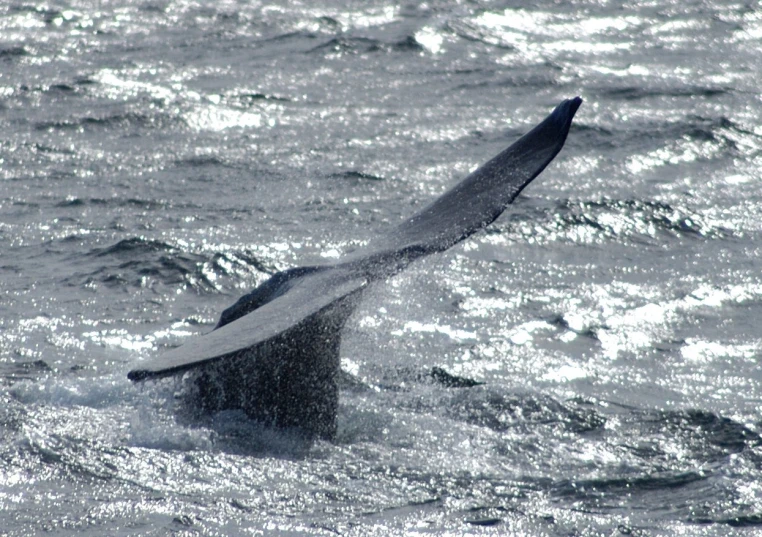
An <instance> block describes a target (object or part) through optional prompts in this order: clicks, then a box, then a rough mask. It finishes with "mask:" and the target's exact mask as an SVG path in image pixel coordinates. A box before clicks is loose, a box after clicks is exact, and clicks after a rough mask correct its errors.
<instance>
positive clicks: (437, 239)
mask: <svg viewBox="0 0 762 537" xmlns="http://www.w3.org/2000/svg"><path fill="white" fill-rule="evenodd" d="M581 104H582V99H580V98H579V97H575V98H573V99H567V100H565V101H563V102H562V103H561V104H559V105H558V106H557V107H556V108H555V110H553V112H551V114H550V115H549V116H548V117H547V118H545V120H543V121H542V122H541V123H539V124H538V125H537V126H535V127H534V128H533V129H532V130H531V131H529V132H528V133H527V134H525V135H524V136H522V137H521V138H520V139H519V140H518V141H516V142H515V143H514V144H513V145H511V146H510V147H509V148H508V149H506V150H504V151H503V152H502V153H500V154H499V155H497V156H496V157H495V158H493V159H492V160H490V161H489V162H487V163H486V164H484V165H483V166H481V167H480V168H478V169H477V170H476V171H475V172H473V173H471V174H470V175H469V176H468V177H466V178H465V179H463V180H462V181H461V182H460V183H458V184H456V185H455V186H454V187H452V188H451V189H450V190H448V191H447V192H445V193H444V194H443V195H442V196H440V197H439V198H437V199H436V200H434V202H433V203H431V204H430V205H428V206H427V207H425V208H424V209H423V210H421V211H420V212H418V213H417V214H415V215H413V216H412V217H410V218H408V219H407V220H405V221H403V222H402V223H401V224H399V225H397V226H395V227H393V228H392V229H390V230H389V231H387V233H385V234H384V235H381V236H379V237H378V238H377V239H375V240H373V241H371V242H370V243H369V244H368V245H367V246H366V247H364V248H361V249H359V250H356V251H354V252H352V253H350V254H348V255H347V256H345V257H344V258H342V259H340V260H338V261H335V262H332V263H330V264H325V265H319V266H309V267H298V268H292V269H289V270H285V271H283V272H279V273H277V274H275V275H273V276H272V277H271V278H270V279H269V280H267V281H265V282H264V283H263V284H261V285H260V286H259V287H257V288H256V289H255V290H254V291H252V292H251V293H249V294H247V295H245V296H243V297H242V298H241V299H239V300H238V302H236V303H235V304H234V305H233V306H231V307H230V308H228V309H227V310H225V311H224V312H223V313H222V316H221V318H220V321H219V323H218V324H217V326H216V327H215V329H214V330H213V331H211V332H210V333H208V334H205V335H203V336H201V337H199V338H196V339H195V340H193V341H191V342H189V343H186V344H185V345H182V346H181V347H178V348H176V349H173V350H171V351H169V352H167V353H166V354H164V355H162V356H160V357H158V358H156V359H155V360H153V361H152V362H151V363H149V364H147V365H142V364H141V367H140V368H139V369H135V370H133V371H131V372H130V373H129V374H128V377H129V378H130V379H131V380H133V381H141V380H145V379H150V378H158V377H164V376H167V375H174V374H178V373H184V372H187V371H195V372H196V378H195V383H196V387H197V390H195V394H194V396H193V404H194V405H195V406H196V407H198V408H199V409H200V410H202V411H207V412H213V411H219V410H225V409H242V410H244V411H245V412H246V413H247V414H248V415H249V416H250V417H252V418H254V419H258V420H261V421H264V422H266V423H268V424H270V425H273V426H276V427H283V428H290V427H295V428H298V429H300V430H301V431H302V432H304V433H305V434H307V435H308V436H318V437H322V438H331V437H333V435H334V434H335V431H336V413H337V407H338V386H337V378H336V377H337V374H338V372H339V346H340V342H341V330H342V328H343V326H344V324H345V323H346V321H347V319H348V318H349V316H350V315H351V313H352V311H353V309H354V307H355V305H356V304H357V302H358V300H359V298H360V296H361V294H362V291H363V290H364V289H366V288H367V287H368V286H369V285H370V284H371V283H373V282H377V281H381V280H384V279H386V278H388V277H389V276H392V275H394V274H396V273H398V272H399V271H401V270H403V269H404V268H405V267H407V266H408V265H409V264H410V263H411V262H412V261H415V260H416V259H418V258H421V257H424V256H426V255H429V254H432V253H435V252H442V251H444V250H447V249H448V248H450V247H451V246H453V245H454V244H456V243H458V242H460V241H462V240H463V239H465V238H467V237H469V236H470V235H472V234H474V233H475V232H476V231H478V230H479V229H481V228H483V227H485V226H487V225H489V224H490V223H492V222H493V221H494V220H495V219H496V218H497V217H498V216H500V214H501V213H502V212H503V211H504V210H505V208H506V207H507V206H508V205H509V204H510V203H511V202H512V201H513V200H514V199H515V198H516V196H518V194H519V193H520V192H521V191H522V190H523V189H524V187H526V186H527V185H528V184H529V183H530V182H531V181H532V180H533V179H534V178H535V177H537V176H538V175H539V174H540V172H542V171H543V170H544V169H545V167H546V166H547V165H548V164H549V163H550V161H551V160H553V158H554V157H555V156H556V155H557V154H558V152H559V151H560V150H561V148H562V147H563V145H564V141H565V140H566V136H567V134H568V133H569V128H570V127H571V123H572V119H573V118H574V114H575V113H576V112H577V109H578V108H579V106H580V105H581Z"/></svg>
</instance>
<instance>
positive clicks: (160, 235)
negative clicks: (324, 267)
mask: <svg viewBox="0 0 762 537" xmlns="http://www.w3.org/2000/svg"><path fill="white" fill-rule="evenodd" d="M760 40H762V11H760V10H759V8H758V7H756V6H755V5H754V4H753V3H752V4H743V3H733V2H720V1H716V2H711V1H710V2H703V1H702V2H692V1H688V2H686V1H681V2H673V3H668V2H645V1H643V2H637V3H631V2H627V3H612V2H588V1H580V2H573V3H556V2H546V1H540V2H534V3H533V7H528V5H526V6H524V5H521V4H519V5H506V4H502V3H497V2H470V3H460V2H455V1H441V2H430V3H419V4H416V3H407V4H404V5H397V4H393V3H383V2H362V3H360V2H357V3H351V4H350V7H347V6H346V5H345V4H344V3H341V2H336V3H331V2H323V3H320V4H317V3H305V4H295V3H291V2H289V3H283V4H282V5H281V4H269V3H265V4H260V3H257V2H233V1H227V2H215V3H211V2H209V3H206V2H192V1H188V0H164V1H163V0H158V1H154V2H150V1H148V2H143V1H129V0H114V1H111V0H103V1H102V2H85V1H80V2H77V1H73V2H57V1H53V2H50V3H47V4H35V3H31V2H29V3H25V2H17V1H14V0H11V1H10V2H7V3H5V4H3V6H2V7H0V125H2V130H1V132H0V376H2V381H0V431H1V432H0V521H1V522H2V524H1V526H2V530H0V533H2V534H3V535H13V536H19V535H33V534H37V533H42V532H46V534H49V535H74V534H76V535H166V534H176V535H233V534H247V535H248V534H252V535H261V534H267V535H277V534H281V535H300V534H313V535H335V534H341V535H415V534H434V535H444V534H450V535H491V534H494V535H505V534H516V535H592V534H602V535H616V534H629V535H727V534H732V533H734V532H736V531H743V530H742V529H739V528H745V527H753V526H758V525H759V524H762V446H761V445H760V436H759V435H760V429H761V428H762V421H760V411H759V404H760V401H762V371H760V366H759V359H760V356H762V336H761V335H760V330H759V326H760V323H761V322H762V279H760V275H759V271H760V261H759V258H760V250H761V249H762V189H761V188H760V179H761V178H762V172H760V169H762V126H761V125H762V121H760V120H761V118H762V97H761V94H760V89H759V88H760V86H762V75H761V74H760V69H759V66H760V65H762V53H761V52H760V50H762V47H761V46H760ZM574 95H581V96H582V97H583V98H584V99H585V103H584V105H583V107H582V108H581V109H580V111H579V113H578V114H577V118H576V120H575V125H574V126H573V127H572V131H571V133H570V136H569V140H568V141H567V144H566V148H565V149H564V151H563V152H562V153H561V154H560V155H559V157H558V159H557V160H556V161H555V162H554V163H553V164H552V165H551V166H550V167H549V168H548V170H546V172H545V173H544V174H543V175H542V176H541V177H540V178H539V179H538V180H537V181H536V182H535V183H534V184H532V185H531V186H530V187H529V188H528V189H527V190H526V191H525V193H524V194H523V195H522V196H521V197H520V198H519V199H518V200H517V201H516V203H515V205H514V207H513V209H512V210H510V211H509V212H508V213H507V214H506V215H504V216H503V217H502V218H501V219H500V220H498V222H496V223H495V225H493V226H492V227H491V228H490V229H489V230H488V231H487V232H485V233H482V234H480V235H478V236H476V237H474V238H472V239H470V240H469V241H468V242H467V243H465V244H463V245H461V246H459V247H457V248H455V249H453V250H452V251H450V252H448V253H446V254H445V255H440V256H436V257H434V258H432V259H427V260H426V261H424V262H422V263H419V264H417V265H415V266H414V267H412V268H411V269H410V270H408V271H407V272H405V273H403V274H401V275H400V276H398V277H396V278H395V279H393V280H392V281H391V282H389V284H388V285H385V286H381V287H379V288H378V289H376V290H375V291H374V292H373V293H372V294H371V295H369V296H367V297H366V298H365V300H364V301H363V303H362V305H361V307H360V309H359V310H358V311H357V312H356V314H355V315H354V316H353V318H352V320H351V321H350V325H349V327H348V329H347V330H346V331H345V336H344V339H343V346H342V357H343V358H342V360H343V364H344V368H345V369H346V370H347V371H348V372H350V373H352V374H353V375H355V376H356V377H357V379H359V380H360V381H361V382H356V383H355V385H354V386H352V387H347V388H346V389H345V390H344V391H343V392H342V396H341V413H340V416H339V427H340V435H339V439H338V440H337V441H336V442H334V443H322V442H318V443H315V444H312V445H305V444H304V443H303V442H301V441H300V440H299V439H298V438H295V437H291V436H288V435H286V434H282V433H277V432H274V431H270V430H267V429H264V428H262V427H261V426H259V425H258V424H256V423H254V422H251V421H248V420H246V419H245V418H244V417H243V416H242V415H239V414H236V413H234V412H228V413H223V414H221V415H218V416H216V418H215V419H214V420H213V421H210V422H204V423H201V424H199V423H189V422H187V421H185V420H184V419H183V418H182V414H181V413H178V411H177V408H176V403H175V398H174V394H175V392H176V391H177V390H179V389H181V386H179V385H177V384H176V383H174V382H172V381H165V382H162V383H158V384H153V385H148V386H145V387H140V386H133V385H131V384H130V383H129V381H128V380H127V378H126V372H127V371H128V370H129V369H130V368H131V367H134V366H135V365H136V364H139V363H140V362H141V361H143V360H150V359H151V357H153V356H156V355H157V354H159V353H160V352H162V350H163V349H166V348H167V347H169V346H174V345H177V344H180V343H182V342H183V341H185V340H187V338H190V337H192V336H193V335H194V334H199V333H203V332H205V331H208V330H209V329H210V328H211V327H212V326H213V323H214V322H215V321H216V319H217V316H218V315H219V313H220V312H221V311H222V309H224V308H225V307H227V306H228V305H230V304H231V303H232V302H233V301H235V299H237V297H238V296H239V295H241V294H242V293H243V292H244V291H246V290H248V289H250V288H252V287H253V286H255V285H256V284H257V283H259V282H261V281H263V280H264V279H265V278H266V277H267V275H268V274H269V273H272V272H273V271H275V270H278V269H283V268H286V267H290V266H294V265H299V264H308V263H314V262H317V261H320V260H321V259H324V258H332V257H335V256H338V255H340V254H341V253H343V252H346V251H348V250H351V249H352V248H354V247H356V246H358V245H361V244H363V243H364V241H366V240H367V239H369V238H370V237H373V236H374V235H375V234H377V233H380V232H382V231H383V230H384V229H386V228H387V227H388V226H390V225H393V224H394V223H396V222H399V221H400V219H401V218H403V217H405V216H408V215H410V214H411V213H412V212H413V211H414V210H415V209H416V208H418V207H420V206H421V205H422V204H424V203H426V202H428V201H429V200H431V199H432V198H433V197H434V196H436V195H437V194H439V193H441V192H443V191H444V190H445V189H446V188H447V187H448V186H449V185H451V184H452V183H453V182H455V181H456V180H458V179H459V178H461V177H462V176H464V175H465V174H466V173H467V172H468V171H469V170H471V169H472V168H474V167H475V166H476V165H478V164H479V163H481V162H484V161H485V160H487V159H488V158H490V157H491V156H493V155H494V154H496V153H497V152H499V151H500V150H501V149H503V148H504V147H505V146H507V145H508V144H510V143H511V141H513V140H514V139H516V137H517V136H518V135H520V134H521V133H523V132H525V131H526V130H527V129H528V128H529V127H531V125H533V124H534V123H535V122H537V121H538V120H540V119H541V118H542V117H544V116H545V115H546V114H547V113H548V112H549V111H550V110H551V109H552V107H553V106H555V105H556V104H557V103H558V102H559V101H560V100H561V99H562V98H566V97H571V96H574ZM432 367H439V368H443V369H444V370H446V371H448V372H449V373H451V374H455V375H461V376H465V377H468V378H472V379H475V380H478V381H481V382H483V383H484V384H482V385H480V386H476V387H471V388H447V387H444V386H442V385H440V384H438V383H436V382H434V381H432V380H431V379H430V377H429V372H430V371H431V368H432Z"/></svg>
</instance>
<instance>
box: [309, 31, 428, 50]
mask: <svg viewBox="0 0 762 537" xmlns="http://www.w3.org/2000/svg"><path fill="white" fill-rule="evenodd" d="M422 50H423V46H422V45H421V44H420V43H419V42H418V41H417V40H416V38H415V37H414V36H412V35H411V36H407V37H404V38H403V39H401V40H399V41H396V42H392V43H387V42H384V41H381V40H378V39H373V38H370V37H347V36H340V37H332V38H331V39H329V40H327V41H325V42H324V43H321V44H320V45H318V46H316V47H314V48H312V49H310V50H309V51H307V53H308V54H372V53H388V52H416V53H418V52H420V51H422Z"/></svg>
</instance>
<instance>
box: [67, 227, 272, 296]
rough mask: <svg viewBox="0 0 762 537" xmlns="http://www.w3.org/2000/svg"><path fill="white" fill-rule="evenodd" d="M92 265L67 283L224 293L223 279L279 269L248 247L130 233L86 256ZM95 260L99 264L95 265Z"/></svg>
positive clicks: (127, 288)
mask: <svg viewBox="0 0 762 537" xmlns="http://www.w3.org/2000/svg"><path fill="white" fill-rule="evenodd" d="M85 257H86V258H89V259H90V261H88V264H90V265H91V270H88V271H85V272H79V273H75V274H73V275H71V276H68V277H66V278H64V279H63V280H62V283H64V284H66V285H74V286H81V287H91V286H93V285H94V284H102V285H105V286H106V287H110V288H124V289H126V290H129V289H133V288H146V287H147V288H154V287H155V286H156V285H163V286H171V287H188V288H190V289H193V290H195V291H196V292H199V293H219V292H222V290H223V286H222V284H221V283H220V281H221V279H223V278H233V279H236V280H238V279H241V278H244V277H247V276H250V275H251V274H252V273H263V272H264V273H267V274H269V273H272V272H274V269H273V268H272V267H269V266H267V265H266V264H265V263H264V262H262V261H260V260H259V259H258V258H257V257H256V256H254V255H253V254H252V253H251V252H248V251H240V252H229V253H209V252H205V251H195V252H191V251H185V250H183V249H181V248H178V247H176V246H173V245H171V244H169V243H166V242H163V241H159V240H152V239H147V238H144V237H130V238H127V239H123V240H120V241H118V242H117V243H115V244H113V245H111V246H106V247H102V248H93V249H92V250H90V251H89V252H88V253H87V254H86V256H85ZM93 265H94V266H93Z"/></svg>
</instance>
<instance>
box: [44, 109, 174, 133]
mask: <svg viewBox="0 0 762 537" xmlns="http://www.w3.org/2000/svg"><path fill="white" fill-rule="evenodd" d="M185 126H186V123H185V121H183V120H182V118H181V117H179V116H176V115H172V114H164V113H152V114H147V113H136V112H126V113H122V114H112V115H107V116H104V117H93V116H86V117H81V118H76V119H65V120H56V121H37V122H35V123H34V128H35V129H36V130H38V131H49V130H79V129H83V130H88V131H93V130H97V131H99V130H116V131H120V132H124V131H125V129H129V128H139V129H174V130H177V129H181V130H182V129H183V128H184V127H185Z"/></svg>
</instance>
